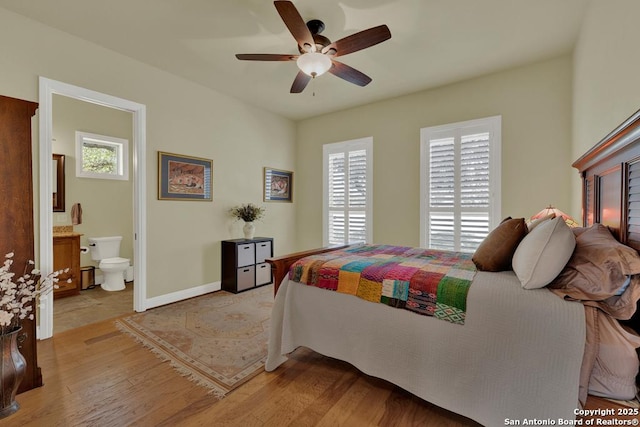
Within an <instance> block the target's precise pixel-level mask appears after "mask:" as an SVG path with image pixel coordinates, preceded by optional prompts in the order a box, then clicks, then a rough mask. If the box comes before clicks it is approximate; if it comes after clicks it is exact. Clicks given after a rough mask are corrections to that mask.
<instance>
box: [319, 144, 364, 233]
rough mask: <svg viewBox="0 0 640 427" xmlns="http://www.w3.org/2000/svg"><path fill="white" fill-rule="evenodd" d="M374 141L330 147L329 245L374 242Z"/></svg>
mask: <svg viewBox="0 0 640 427" xmlns="http://www.w3.org/2000/svg"><path fill="white" fill-rule="evenodd" d="M372 147H373V139H372V138H363V139H357V140H353V141H345V142H337V143H335V144H326V145H324V147H323V163H324V203H323V206H324V221H323V222H324V225H323V235H324V238H323V239H324V244H325V245H334V244H346V243H358V242H370V241H371V228H372V227H371V217H372V213H371V205H372V203H371V198H372V194H373V192H372V165H373V163H372V162H373V159H372Z"/></svg>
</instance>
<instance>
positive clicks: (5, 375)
mask: <svg viewBox="0 0 640 427" xmlns="http://www.w3.org/2000/svg"><path fill="white" fill-rule="evenodd" d="M21 331H22V327H20V328H17V329H14V330H13V331H11V332H9V333H6V334H0V419H2V418H5V417H8V416H9V415H11V414H13V413H14V412H16V411H17V410H18V409H19V408H20V405H18V402H16V392H17V391H18V387H19V386H20V382H22V378H24V373H25V371H26V368H27V362H26V361H25V360H24V357H22V354H21V353H20V350H18V335H19V334H20V332H21Z"/></svg>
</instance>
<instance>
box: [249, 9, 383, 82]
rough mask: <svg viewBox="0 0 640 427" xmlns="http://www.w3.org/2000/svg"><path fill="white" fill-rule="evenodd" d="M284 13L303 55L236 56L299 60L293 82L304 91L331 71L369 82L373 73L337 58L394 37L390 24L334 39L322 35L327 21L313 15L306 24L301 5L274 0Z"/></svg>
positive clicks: (262, 54) (271, 59)
mask: <svg viewBox="0 0 640 427" xmlns="http://www.w3.org/2000/svg"><path fill="white" fill-rule="evenodd" d="M273 4H274V5H275V7H276V9H277V10H278V13H279V14H280V17H281V18H282V20H283V21H284V23H285V25H286V26H287V28H288V29H289V31H290V32H291V34H292V35H293V38H294V39H296V42H297V43H298V51H299V52H300V55H287V54H282V55H281V54H271V53H243V54H237V55H236V58H238V59H241V60H246V61H296V63H297V65H298V68H299V69H300V71H298V75H296V78H295V79H294V81H293V85H291V93H300V92H302V91H303V90H304V88H305V87H306V86H307V84H308V83H309V81H311V79H312V78H315V77H317V76H320V75H322V74H324V73H325V72H327V71H328V72H330V73H331V74H333V75H334V76H337V77H340V78H341V79H344V80H346V81H348V82H350V83H353V84H356V85H358V86H366V85H368V84H369V83H370V82H371V77H369V76H367V75H366V74H364V73H362V72H360V71H358V70H356V69H355V68H352V67H350V66H348V65H346V64H343V63H342V62H338V61H336V60H335V59H334V58H337V57H338V56H344V55H347V54H349V53H353V52H357V51H359V50H362V49H366V48H368V47H371V46H373V45H376V44H378V43H382V42H383V41H385V40H388V39H390V38H391V32H390V31H389V28H388V27H387V26H386V25H380V26H377V27H373V28H369V29H368V30H364V31H359V32H357V33H355V34H352V35H350V36H347V37H345V38H342V39H340V40H337V41H335V42H331V40H329V39H328V38H326V37H325V36H322V35H320V33H321V32H322V31H323V30H324V23H323V22H322V21H320V20H317V19H313V20H311V21H309V22H307V23H306V24H305V22H304V20H303V19H302V17H301V16H300V13H299V12H298V9H296V7H295V6H294V5H293V3H291V2H290V1H274V2H273Z"/></svg>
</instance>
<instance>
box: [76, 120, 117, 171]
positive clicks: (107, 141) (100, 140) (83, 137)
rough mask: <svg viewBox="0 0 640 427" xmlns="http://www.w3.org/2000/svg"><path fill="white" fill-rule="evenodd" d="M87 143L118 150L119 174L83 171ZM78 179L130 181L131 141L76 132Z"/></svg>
mask: <svg viewBox="0 0 640 427" xmlns="http://www.w3.org/2000/svg"><path fill="white" fill-rule="evenodd" d="M85 143H91V144H97V145H103V146H105V147H115V148H116V163H117V164H116V170H117V173H115V174H111V173H104V172H89V171H85V170H83V164H84V155H83V150H82V149H83V147H84V145H85ZM76 177H78V178H94V179H115V180H120V181H128V180H129V140H127V139H123V138H117V137H114V136H107V135H98V134H95V133H89V132H81V131H76Z"/></svg>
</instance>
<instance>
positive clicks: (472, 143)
mask: <svg viewBox="0 0 640 427" xmlns="http://www.w3.org/2000/svg"><path fill="white" fill-rule="evenodd" d="M500 128H501V117H500V116H496V117H489V118H486V119H479V120H472V121H468V122H461V123H453V124H449V125H443V126H435V127H429V128H423V129H421V131H420V136H421V159H420V160H421V166H420V172H421V183H420V187H421V194H422V198H421V202H420V212H421V215H420V218H421V224H420V245H421V246H423V247H428V248H431V249H442V250H450V251H460V252H473V251H475V250H476V248H477V247H478V245H479V244H480V242H482V240H483V239H484V238H485V237H486V236H487V234H488V233H489V231H490V230H491V229H493V228H494V227H495V226H496V225H497V223H498V221H499V220H500Z"/></svg>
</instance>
